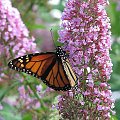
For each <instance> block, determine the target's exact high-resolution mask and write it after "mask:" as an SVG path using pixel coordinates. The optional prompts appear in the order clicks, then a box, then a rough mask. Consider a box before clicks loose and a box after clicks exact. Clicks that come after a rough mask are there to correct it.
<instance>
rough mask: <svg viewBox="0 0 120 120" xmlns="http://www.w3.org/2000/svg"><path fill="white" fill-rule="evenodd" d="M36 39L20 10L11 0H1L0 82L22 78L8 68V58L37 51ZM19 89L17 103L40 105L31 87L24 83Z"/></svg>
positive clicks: (26, 105)
mask: <svg viewBox="0 0 120 120" xmlns="http://www.w3.org/2000/svg"><path fill="white" fill-rule="evenodd" d="M34 40H35V39H34V37H30V35H29V31H28V29H27V28H26V26H25V24H24V23H23V21H22V20H21V17H20V13H19V11H18V10H17V9H16V8H14V7H12V5H11V2H10V0H0V82H2V81H3V82H5V81H7V80H8V81H9V80H12V79H16V78H17V79H19V78H21V77H20V76H19V75H17V74H15V73H13V71H10V70H8V66H7V63H8V60H10V59H14V58H15V57H19V56H22V55H24V54H27V53H31V52H35V51H36V44H35V43H34ZM5 71H8V74H5ZM23 80H24V77H22V80H20V82H21V83H22V82H24V81H23ZM17 81H18V80H17ZM11 82H12V81H11ZM18 91H19V94H20V97H18V99H16V103H17V102H18V101H19V102H20V100H21V101H23V102H22V103H23V105H24V106H25V107H26V108H28V106H29V107H30V106H31V105H33V104H34V105H35V106H37V107H39V106H40V103H39V101H38V100H36V98H34V97H33V98H32V97H31V96H33V93H32V91H31V89H30V88H28V87H27V90H26V89H25V87H24V85H23V86H20V87H19V88H18ZM7 101H8V100H7ZM8 102H9V101H8Z"/></svg>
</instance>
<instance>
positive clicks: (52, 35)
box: [50, 28, 56, 48]
mask: <svg viewBox="0 0 120 120" xmlns="http://www.w3.org/2000/svg"><path fill="white" fill-rule="evenodd" d="M50 33H51V37H52V41H53V44H54V47H55V48H56V45H55V42H54V38H53V32H52V28H51V29H50Z"/></svg>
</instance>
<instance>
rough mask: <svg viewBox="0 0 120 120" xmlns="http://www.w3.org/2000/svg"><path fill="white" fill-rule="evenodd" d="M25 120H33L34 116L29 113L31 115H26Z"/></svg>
mask: <svg viewBox="0 0 120 120" xmlns="http://www.w3.org/2000/svg"><path fill="white" fill-rule="evenodd" d="M23 120H32V115H31V114H30V113H29V114H25V115H24V116H23Z"/></svg>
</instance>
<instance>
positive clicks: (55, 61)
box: [8, 46, 77, 91]
mask: <svg viewBox="0 0 120 120" xmlns="http://www.w3.org/2000/svg"><path fill="white" fill-rule="evenodd" d="M8 66H9V67H10V68H12V69H13V70H17V71H21V72H25V73H27V74H30V75H32V76H34V77H37V78H38V79H41V80H42V81H43V83H45V84H46V85H47V86H48V87H50V88H52V89H54V90H58V91H60V90H61V91H67V90H70V89H71V88H72V87H74V86H75V85H76V81H77V77H76V75H75V73H74V71H73V69H72V67H71V65H70V62H69V60H68V54H67V53H66V52H65V51H64V50H63V49H62V48H61V47H60V46H58V47H56V51H55V52H46V53H35V54H28V55H25V56H22V57H18V58H16V59H13V60H11V61H10V62H9V63H8Z"/></svg>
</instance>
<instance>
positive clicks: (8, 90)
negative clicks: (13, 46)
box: [0, 82, 20, 101]
mask: <svg viewBox="0 0 120 120" xmlns="http://www.w3.org/2000/svg"><path fill="white" fill-rule="evenodd" d="M19 84H20V82H15V83H13V84H12V85H11V86H9V87H8V88H7V89H6V90H4V92H3V93H2V95H1V96H0V101H2V99H3V98H4V97H5V95H6V94H7V93H8V92H10V90H11V89H13V88H14V87H16V86H17V85H19Z"/></svg>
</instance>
